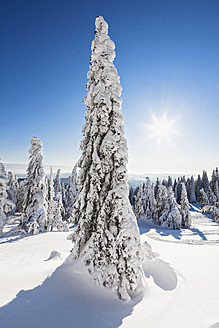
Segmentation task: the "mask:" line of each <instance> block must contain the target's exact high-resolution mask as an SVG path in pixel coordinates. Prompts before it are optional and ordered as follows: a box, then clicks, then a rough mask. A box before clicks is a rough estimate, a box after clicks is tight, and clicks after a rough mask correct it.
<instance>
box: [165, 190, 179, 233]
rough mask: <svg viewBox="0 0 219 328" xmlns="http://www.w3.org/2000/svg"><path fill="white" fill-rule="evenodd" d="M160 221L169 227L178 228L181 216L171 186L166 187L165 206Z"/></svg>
mask: <svg viewBox="0 0 219 328" xmlns="http://www.w3.org/2000/svg"><path fill="white" fill-rule="evenodd" d="M160 222H161V223H164V226H165V227H166V228H169V229H180V227H181V224H182V217H181V215H180V212H179V210H178V206H177V203H176V199H175V197H174V193H173V190H172V187H169V188H168V192H167V202H166V206H165V208H164V210H163V212H162V214H161V216H160Z"/></svg>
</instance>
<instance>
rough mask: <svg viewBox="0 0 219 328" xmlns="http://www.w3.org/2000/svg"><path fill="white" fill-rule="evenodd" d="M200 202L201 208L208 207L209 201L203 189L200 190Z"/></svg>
mask: <svg viewBox="0 0 219 328" xmlns="http://www.w3.org/2000/svg"><path fill="white" fill-rule="evenodd" d="M200 202H201V204H202V207H204V206H206V205H209V200H208V196H207V194H206V192H205V191H204V188H202V189H201V190H200Z"/></svg>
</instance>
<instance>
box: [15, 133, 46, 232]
mask: <svg viewBox="0 0 219 328" xmlns="http://www.w3.org/2000/svg"><path fill="white" fill-rule="evenodd" d="M42 145H43V144H42V142H41V141H40V140H39V139H38V138H36V137H33V138H32V140H31V149H30V151H29V152H30V161H29V164H28V168H27V180H26V182H25V199H24V205H23V215H22V218H21V228H22V229H23V230H24V231H26V232H27V233H32V234H35V233H38V232H43V231H45V227H46V221H47V204H46V199H45V198H46V191H45V172H44V166H43V155H42Z"/></svg>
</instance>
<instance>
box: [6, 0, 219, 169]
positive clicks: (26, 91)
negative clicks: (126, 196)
mask: <svg viewBox="0 0 219 328" xmlns="http://www.w3.org/2000/svg"><path fill="white" fill-rule="evenodd" d="M99 15H102V16H103V17H104V18H105V19H106V20H107V22H108V23H109V35H110V37H111V39H112V40H113V41H114V42H115V44H116V53H117V57H116V60H115V65H116V67H117V69H118V73H119V75H120V77H121V84H122V87H123V93H122V99H123V106H122V110H123V114H124V117H125V129H126V136H127V139H128V144H129V166H128V169H129V172H130V173H149V172H153V173H161V172H170V173H171V172H172V173H175V172H177V173H178V172H179V173H190V172H191V173H200V172H201V171H202V170H203V169H206V170H208V172H209V174H211V170H212V169H213V168H214V167H215V166H218V165H219V60H218V58H219V57H218V56H219V55H218V54H219V42H218V36H219V1H218V0H205V1H203V0H197V1H194V0H181V1H178V0H165V1H164V0H153V1H152V0H150V1H148V0H144V1H139V0H135V1H127V0H125V1H124V0H117V1H114V0H111V1H95V0H94V1H88V0H85V1H80V2H79V1H73V0H14V1H13V0H8V1H1V12H0V16H1V17H0V33H1V38H0V40H1V44H0V49H1V50H0V111H1V116H0V157H1V159H2V161H3V162H5V163H6V167H7V168H8V169H11V168H13V169H14V171H15V172H16V173H18V172H21V171H22V170H24V169H25V165H18V166H14V165H12V164H10V163H26V162H28V156H29V154H28V150H29V148H30V143H29V142H30V139H31V138H32V136H37V137H38V138H40V139H41V140H42V141H43V143H44V159H45V164H46V165H53V166H54V168H56V167H57V166H59V167H61V168H62V171H63V172H64V171H66V172H70V170H71V168H72V167H73V165H74V164H75V162H76V161H77V159H78V157H79V156H80V151H79V144H80V140H81V139H82V133H81V128H82V126H83V124H84V114H85V106H84V105H83V104H82V101H83V99H84V96H85V95H86V81H87V79H86V74H87V71H88V69H89V60H90V54H91V50H90V45H91V41H92V40H93V39H94V21H95V17H96V16H99ZM164 113H166V120H170V121H172V120H176V122H175V123H174V124H173V128H174V130H175V131H178V133H177V134H170V135H169V138H170V139H171V142H169V141H167V140H166V138H162V139H161V141H160V142H159V143H158V140H157V139H158V136H156V135H155V136H154V137H153V138H150V139H149V138H148V136H149V135H150V133H151V131H150V128H148V125H150V126H152V127H153V124H154V123H153V118H152V114H153V115H155V117H156V118H157V121H158V122H159V121H160V120H161V118H162V116H163V114H164Z"/></svg>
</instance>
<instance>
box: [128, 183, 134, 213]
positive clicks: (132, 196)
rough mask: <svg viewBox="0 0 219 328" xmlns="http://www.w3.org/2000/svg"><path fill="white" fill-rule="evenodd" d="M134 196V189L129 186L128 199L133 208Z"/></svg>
mask: <svg viewBox="0 0 219 328" xmlns="http://www.w3.org/2000/svg"><path fill="white" fill-rule="evenodd" d="M134 197H135V195H134V190H133V188H132V186H131V187H130V189H129V201H130V204H131V205H132V206H133V208H134V201H135V200H134Z"/></svg>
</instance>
